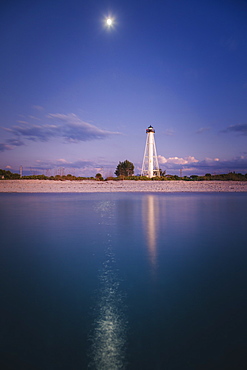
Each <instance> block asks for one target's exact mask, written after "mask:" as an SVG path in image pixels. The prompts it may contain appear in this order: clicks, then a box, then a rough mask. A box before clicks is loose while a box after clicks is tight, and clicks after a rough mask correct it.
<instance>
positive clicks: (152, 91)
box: [0, 0, 247, 176]
mask: <svg viewBox="0 0 247 370" xmlns="http://www.w3.org/2000/svg"><path fill="white" fill-rule="evenodd" d="M0 10H1V12H0V14H1V15H0V17H1V21H0V48H1V58H0V67H1V80H0V82H1V89H0V112H1V114H0V168H3V169H11V170H12V171H14V172H18V171H19V167H20V165H22V166H23V168H24V173H28V172H30V169H31V171H32V172H35V173H46V174H56V173H59V171H64V172H65V173H72V174H75V175H77V176H79V175H84V176H91V175H92V176H94V175H95V174H96V173H97V172H99V171H100V172H101V173H102V174H103V175H104V176H109V175H113V173H114V171H115V169H116V166H117V164H118V162H119V161H124V160H125V159H128V160H130V161H131V162H133V163H134V165H135V173H136V174H138V173H140V169H141V164H142V158H143V154H144V147H145V140H146V133H145V130H146V128H147V127H148V126H149V125H150V124H151V125H152V126H153V127H154V128H155V130H156V134H155V135H156V136H155V138H156V146H157V152H158V155H159V164H160V167H161V168H162V169H164V170H166V171H167V173H170V174H179V170H180V169H183V175H191V174H205V173H208V172H210V173H227V172H230V171H236V172H242V173H246V172H247V145H246V144H247V67H246V66H247V2H246V1H245V0H214V1H211V0H201V1H198V0H176V1H175V0H169V1H168V0H163V1H159V0H158V1H157V0H153V1H151V0H148V1H145V0H132V1H130V0H125V1H118V0H114V1H104V0H100V1H99V0H98V1H94V0H90V1H89V0H88V1H82V0H80V1H77V0H70V1H68V0H59V1H58V0H55V1H53V0H49V1H48V0H43V1H31V0H30V1H26V0H22V1H8V2H5V4H4V5H1V8H0ZM108 16H111V17H112V19H113V20H114V22H113V26H112V27H111V28H107V27H106V24H105V20H106V18H107V17H108Z"/></svg>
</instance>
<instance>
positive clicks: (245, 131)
mask: <svg viewBox="0 0 247 370" xmlns="http://www.w3.org/2000/svg"><path fill="white" fill-rule="evenodd" d="M222 132H223V133H228V132H236V133H237V134H240V135H247V123H243V124H240V123H238V124H236V125H232V126H228V127H227V128H226V129H225V130H223V131H222Z"/></svg>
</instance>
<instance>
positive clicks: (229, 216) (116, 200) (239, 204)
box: [0, 193, 247, 370]
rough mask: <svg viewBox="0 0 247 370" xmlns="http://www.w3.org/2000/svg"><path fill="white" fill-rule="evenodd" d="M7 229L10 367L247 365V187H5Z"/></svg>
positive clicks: (0, 287) (2, 324)
mask: <svg viewBox="0 0 247 370" xmlns="http://www.w3.org/2000/svg"><path fill="white" fill-rule="evenodd" d="M0 232H1V233H0V293H1V295H0V296H1V301H0V343H1V345H0V369H3V370H8V369H16V370H19V369H25V370H29V369H32V370H36V369H37V370H79V369H99V370H101V369H102V370H105V369H106V370H108V369H114V370H115V369H127V370H128V369H130V370H132V369H133V370H136V369H137V370H139V369H140V370H142V369H143V370H146V369H147V370H155V369H164V370H166V369H167V370H187V369H188V370H193V369H195V370H198V369H199V370H201V369H207V370H208V369H210V370H212V369H215V370H216V369H217V370H219V369H237V370H239V369H246V368H247V350H246V349H247V289H246V286H247V193H100V194H99V193H92V194H90V193H87V194H81V193H79V194H78V193H66V194H64V193H58V194H54V193H53V194H44V193H43V194H17V193H9V194H6V193H5V194H3V193H2V194H0Z"/></svg>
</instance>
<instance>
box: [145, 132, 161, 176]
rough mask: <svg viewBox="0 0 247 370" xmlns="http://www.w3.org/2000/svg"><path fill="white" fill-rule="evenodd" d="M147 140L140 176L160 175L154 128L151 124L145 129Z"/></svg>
mask: <svg viewBox="0 0 247 370" xmlns="http://www.w3.org/2000/svg"><path fill="white" fill-rule="evenodd" d="M146 134H147V140H146V146H145V151H144V156H143V162H142V171H141V176H147V177H149V178H152V177H155V176H160V170H159V163H158V157H157V152H156V146H155V140H154V134H155V130H154V128H153V127H152V126H149V127H148V128H147V129H146Z"/></svg>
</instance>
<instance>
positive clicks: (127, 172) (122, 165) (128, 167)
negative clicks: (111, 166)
mask: <svg viewBox="0 0 247 370" xmlns="http://www.w3.org/2000/svg"><path fill="white" fill-rule="evenodd" d="M134 168H135V167H134V165H133V163H132V162H129V161H127V159H126V160H125V161H124V162H119V164H118V165H117V168H116V171H115V175H116V176H117V177H119V176H127V177H128V176H132V175H133V174H134Z"/></svg>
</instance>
